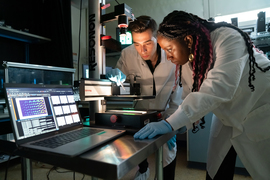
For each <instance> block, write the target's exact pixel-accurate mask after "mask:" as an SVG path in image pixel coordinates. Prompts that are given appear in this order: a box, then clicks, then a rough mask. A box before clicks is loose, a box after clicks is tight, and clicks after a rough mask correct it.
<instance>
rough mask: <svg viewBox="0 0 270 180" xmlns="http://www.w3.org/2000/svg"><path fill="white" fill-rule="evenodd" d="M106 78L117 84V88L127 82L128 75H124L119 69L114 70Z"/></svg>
mask: <svg viewBox="0 0 270 180" xmlns="http://www.w3.org/2000/svg"><path fill="white" fill-rule="evenodd" d="M106 77H107V78H108V79H109V80H111V81H114V82H116V84H117V86H120V85H121V83H123V82H124V81H125V80H126V75H125V74H124V73H122V71H120V70H119V69H118V68H115V69H112V70H110V71H108V72H107V73H106Z"/></svg>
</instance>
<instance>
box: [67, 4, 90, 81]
mask: <svg viewBox="0 0 270 180" xmlns="http://www.w3.org/2000/svg"><path fill="white" fill-rule="evenodd" d="M80 13H81V28H80ZM71 14H72V15H71V28H72V52H73V66H74V68H76V69H77V71H76V74H75V80H78V77H79V78H81V76H82V64H88V61H87V50H86V47H87V41H86V40H87V39H86V26H85V25H86V17H87V9H82V11H81V12H80V9H78V8H76V7H74V6H71ZM79 31H81V32H80V34H79ZM79 36H80V48H79ZM79 49H80V52H79ZM79 53H80V54H79ZM78 56H80V60H79V65H78ZM78 66H79V72H78ZM78 74H79V76H78Z"/></svg>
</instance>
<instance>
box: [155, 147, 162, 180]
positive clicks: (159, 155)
mask: <svg viewBox="0 0 270 180" xmlns="http://www.w3.org/2000/svg"><path fill="white" fill-rule="evenodd" d="M156 177H157V180H163V147H162V146H160V148H158V150H157V152H156Z"/></svg>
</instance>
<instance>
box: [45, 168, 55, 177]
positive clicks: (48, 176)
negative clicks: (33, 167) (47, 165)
mask: <svg viewBox="0 0 270 180" xmlns="http://www.w3.org/2000/svg"><path fill="white" fill-rule="evenodd" d="M55 169H56V167H55V166H53V167H52V168H51V169H50V170H49V171H48V173H47V180H50V178H49V175H50V173H51V171H53V170H55Z"/></svg>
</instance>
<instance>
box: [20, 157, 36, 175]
mask: <svg viewBox="0 0 270 180" xmlns="http://www.w3.org/2000/svg"><path fill="white" fill-rule="evenodd" d="M21 161H22V162H21V166H22V167H21V170H22V180H33V173H32V161H31V160H30V159H28V158H23V157H22V159H21Z"/></svg>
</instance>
